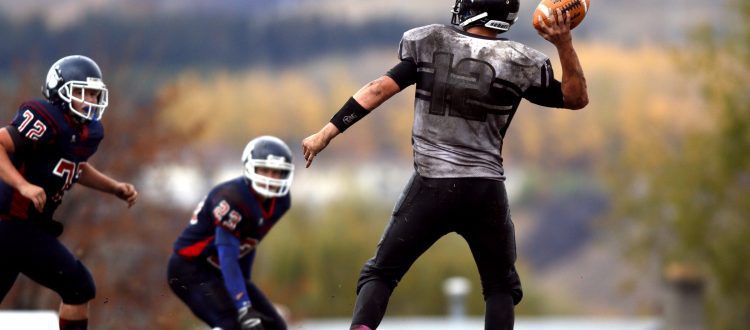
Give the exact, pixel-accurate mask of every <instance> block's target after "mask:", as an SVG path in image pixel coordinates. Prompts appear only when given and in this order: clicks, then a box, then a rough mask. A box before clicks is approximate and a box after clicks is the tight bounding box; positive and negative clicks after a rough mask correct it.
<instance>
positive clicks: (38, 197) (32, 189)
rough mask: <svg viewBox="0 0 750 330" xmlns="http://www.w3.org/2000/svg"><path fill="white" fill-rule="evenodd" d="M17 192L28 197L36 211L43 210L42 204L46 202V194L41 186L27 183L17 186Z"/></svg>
mask: <svg viewBox="0 0 750 330" xmlns="http://www.w3.org/2000/svg"><path fill="white" fill-rule="evenodd" d="M18 192H19V193H20V194H21V196H23V197H26V198H28V199H29V200H30V201H31V203H32V204H34V208H36V210H37V211H39V212H42V210H44V204H46V203H47V194H46V193H45V192H44V189H42V187H39V186H35V185H33V184H30V183H28V184H25V185H23V186H21V187H19V188H18Z"/></svg>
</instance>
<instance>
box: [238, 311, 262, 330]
mask: <svg viewBox="0 0 750 330" xmlns="http://www.w3.org/2000/svg"><path fill="white" fill-rule="evenodd" d="M238 314H239V317H238V320H239V322H240V327H241V328H242V330H265V328H264V327H263V321H262V319H263V315H262V314H261V313H259V312H258V311H257V310H255V309H254V308H252V307H242V308H240V310H239V311H238Z"/></svg>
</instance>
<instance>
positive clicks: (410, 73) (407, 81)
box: [385, 59, 417, 90]
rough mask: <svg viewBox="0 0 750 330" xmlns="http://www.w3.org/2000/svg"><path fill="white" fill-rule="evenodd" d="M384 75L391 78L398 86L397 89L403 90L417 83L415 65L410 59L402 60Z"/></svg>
mask: <svg viewBox="0 0 750 330" xmlns="http://www.w3.org/2000/svg"><path fill="white" fill-rule="evenodd" d="M385 75H386V76H388V77H391V79H393V80H394V81H395V82H396V84H398V87H399V88H401V90H403V89H404V88H406V87H409V86H410V85H411V84H414V83H416V82H417V64H416V63H414V62H413V61H412V60H411V59H404V60H402V61H401V62H400V63H398V64H396V66H394V67H393V68H391V69H390V70H388V72H387V73H386V74H385Z"/></svg>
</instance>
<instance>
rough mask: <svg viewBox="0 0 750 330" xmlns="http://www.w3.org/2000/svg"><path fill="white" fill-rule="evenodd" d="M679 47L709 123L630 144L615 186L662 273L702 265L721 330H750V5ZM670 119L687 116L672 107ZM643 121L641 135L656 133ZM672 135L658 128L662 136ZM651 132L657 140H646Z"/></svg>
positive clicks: (623, 210) (714, 322)
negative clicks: (669, 266)
mask: <svg viewBox="0 0 750 330" xmlns="http://www.w3.org/2000/svg"><path fill="white" fill-rule="evenodd" d="M717 24H720V25H718V26H702V27H700V28H698V29H696V30H695V31H694V33H693V34H692V41H693V42H692V44H690V45H689V46H688V47H685V48H680V49H679V50H678V51H679V55H678V58H679V59H680V61H679V63H680V68H681V69H682V71H684V72H685V73H686V75H688V78H689V79H688V80H687V81H691V80H694V78H698V81H699V83H700V86H701V87H702V90H703V92H704V94H703V95H704V99H705V102H706V103H707V104H708V105H707V106H705V107H704V108H703V109H702V116H703V124H702V125H699V126H696V127H693V129H691V130H690V131H689V132H687V133H684V134H680V136H667V138H666V139H664V140H658V139H657V140H651V141H649V142H647V143H642V144H637V142H635V141H622V142H621V143H623V144H626V145H627V144H629V146H626V147H625V148H624V150H625V152H624V153H622V154H621V155H620V157H617V158H615V164H614V167H613V169H614V171H616V172H618V173H631V175H628V176H619V177H617V178H614V180H612V183H613V188H614V195H613V196H615V199H614V200H615V203H616V205H617V206H618V208H617V210H618V211H619V214H620V215H621V216H624V217H626V218H627V219H628V220H629V222H632V223H633V224H635V225H636V226H635V227H631V226H630V225H629V224H623V225H621V228H622V227H630V228H629V229H630V230H629V231H628V232H630V233H631V235H630V238H631V239H633V241H631V242H632V243H633V245H634V246H637V247H638V250H639V251H640V252H641V253H655V254H656V255H657V256H656V257H657V259H659V260H660V263H661V264H662V265H666V264H668V263H671V262H681V263H689V264H693V265H697V266H698V267H701V268H702V270H703V272H704V273H705V274H706V275H707V280H708V300H709V301H708V306H709V310H710V320H711V321H710V322H711V328H713V329H746V328H748V327H750V272H748V271H747V264H748V262H750V245H749V244H747V242H748V240H750V222H748V215H750V1H747V0H738V1H735V2H733V7H732V10H730V11H729V12H728V13H727V19H726V20H723V21H722V22H720V23H717ZM670 110H671V111H670V116H671V117H680V116H682V109H680V108H679V107H677V108H675V107H673V108H672V109H670ZM650 124H651V123H649V122H647V121H641V122H639V126H640V127H641V129H643V128H644V126H647V125H650ZM661 128H666V129H670V127H658V129H661ZM647 134H649V133H647Z"/></svg>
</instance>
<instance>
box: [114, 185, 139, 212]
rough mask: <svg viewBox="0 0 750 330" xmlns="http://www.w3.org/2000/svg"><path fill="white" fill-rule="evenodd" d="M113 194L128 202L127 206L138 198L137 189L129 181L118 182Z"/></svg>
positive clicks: (131, 204)
mask: <svg viewBox="0 0 750 330" xmlns="http://www.w3.org/2000/svg"><path fill="white" fill-rule="evenodd" d="M114 194H115V196H117V197H118V198H119V199H122V200H124V201H126V202H128V207H131V206H133V205H134V204H135V201H136V200H137V199H138V191H136V190H135V186H133V185H132V184H130V183H125V182H118V183H117V185H116V186H115V192H114Z"/></svg>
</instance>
